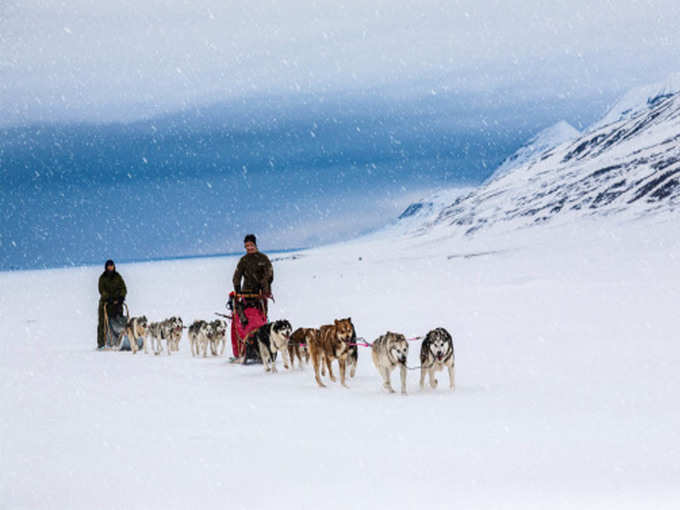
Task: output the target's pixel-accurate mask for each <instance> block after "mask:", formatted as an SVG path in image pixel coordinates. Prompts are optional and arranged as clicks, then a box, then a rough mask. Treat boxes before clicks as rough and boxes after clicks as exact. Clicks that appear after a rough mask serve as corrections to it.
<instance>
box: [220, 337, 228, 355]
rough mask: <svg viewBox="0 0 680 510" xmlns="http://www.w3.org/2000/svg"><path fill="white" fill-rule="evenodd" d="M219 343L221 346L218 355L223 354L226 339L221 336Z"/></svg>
mask: <svg viewBox="0 0 680 510" xmlns="http://www.w3.org/2000/svg"><path fill="white" fill-rule="evenodd" d="M220 343H221V344H222V347H221V348H220V356H224V349H225V348H226V346H227V339H226V338H224V337H223V338H222V340H221V341H220Z"/></svg>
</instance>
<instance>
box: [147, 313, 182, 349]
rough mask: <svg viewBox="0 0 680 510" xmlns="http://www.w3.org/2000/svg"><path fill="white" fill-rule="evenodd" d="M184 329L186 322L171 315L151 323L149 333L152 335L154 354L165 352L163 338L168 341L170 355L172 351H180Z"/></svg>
mask: <svg viewBox="0 0 680 510" xmlns="http://www.w3.org/2000/svg"><path fill="white" fill-rule="evenodd" d="M183 329H184V324H183V323H182V319H180V318H179V317H170V318H169V319H165V320H164V321H161V322H152V323H151V324H149V335H150V336H151V347H152V348H153V351H154V354H156V355H158V354H160V353H161V352H163V340H165V342H166V348H167V349H168V356H169V355H170V354H171V353H172V351H178V350H179V341H180V339H181V338H182V330H183Z"/></svg>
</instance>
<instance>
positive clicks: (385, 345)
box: [371, 331, 408, 395]
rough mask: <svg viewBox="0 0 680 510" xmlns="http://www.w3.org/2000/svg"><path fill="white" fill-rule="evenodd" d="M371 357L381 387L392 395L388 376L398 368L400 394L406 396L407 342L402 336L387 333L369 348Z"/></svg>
mask: <svg viewBox="0 0 680 510" xmlns="http://www.w3.org/2000/svg"><path fill="white" fill-rule="evenodd" d="M371 357H372V358H373V364H374V365H375V368H377V369H378V372H379V373H380V375H381V376H382V378H383V387H384V388H385V389H386V390H387V391H389V392H390V393H394V389H393V388H392V383H391V382H390V375H391V374H392V370H394V369H395V368H396V367H397V366H399V376H400V377H401V393H402V395H406V359H407V358H408V342H407V341H406V338H405V337H404V335H402V334H400V333H392V332H390V331H388V332H387V333H385V334H384V335H383V336H381V337H380V338H378V339H377V340H376V341H375V342H373V345H372V346H371Z"/></svg>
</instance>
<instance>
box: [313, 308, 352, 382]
mask: <svg viewBox="0 0 680 510" xmlns="http://www.w3.org/2000/svg"><path fill="white" fill-rule="evenodd" d="M353 334H354V325H353V324H352V318H351V317H348V318H346V319H340V320H335V321H334V322H333V324H331V325H325V326H321V328H320V329H319V334H318V335H317V336H316V338H312V339H310V341H309V345H308V347H309V356H310V358H311V360H312V365H313V366H314V379H315V380H316V383H317V384H318V385H319V386H321V387H322V388H325V387H326V385H325V384H324V383H323V382H322V381H321V377H319V366H320V365H321V364H322V363H325V364H326V368H327V369H328V375H329V377H330V378H331V381H333V382H335V380H336V379H335V376H334V375H333V369H332V368H331V363H332V362H333V360H334V359H337V360H338V365H339V366H340V382H341V383H342V385H343V386H345V387H347V383H346V382H345V369H346V367H347V357H348V356H349V353H350V347H351V346H350V345H349V344H350V343H351V342H352V336H353Z"/></svg>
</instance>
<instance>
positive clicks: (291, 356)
mask: <svg viewBox="0 0 680 510" xmlns="http://www.w3.org/2000/svg"><path fill="white" fill-rule="evenodd" d="M286 350H287V351H288V358H289V359H290V368H291V369H294V368H295V350H294V347H293V344H288V349H286Z"/></svg>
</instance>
